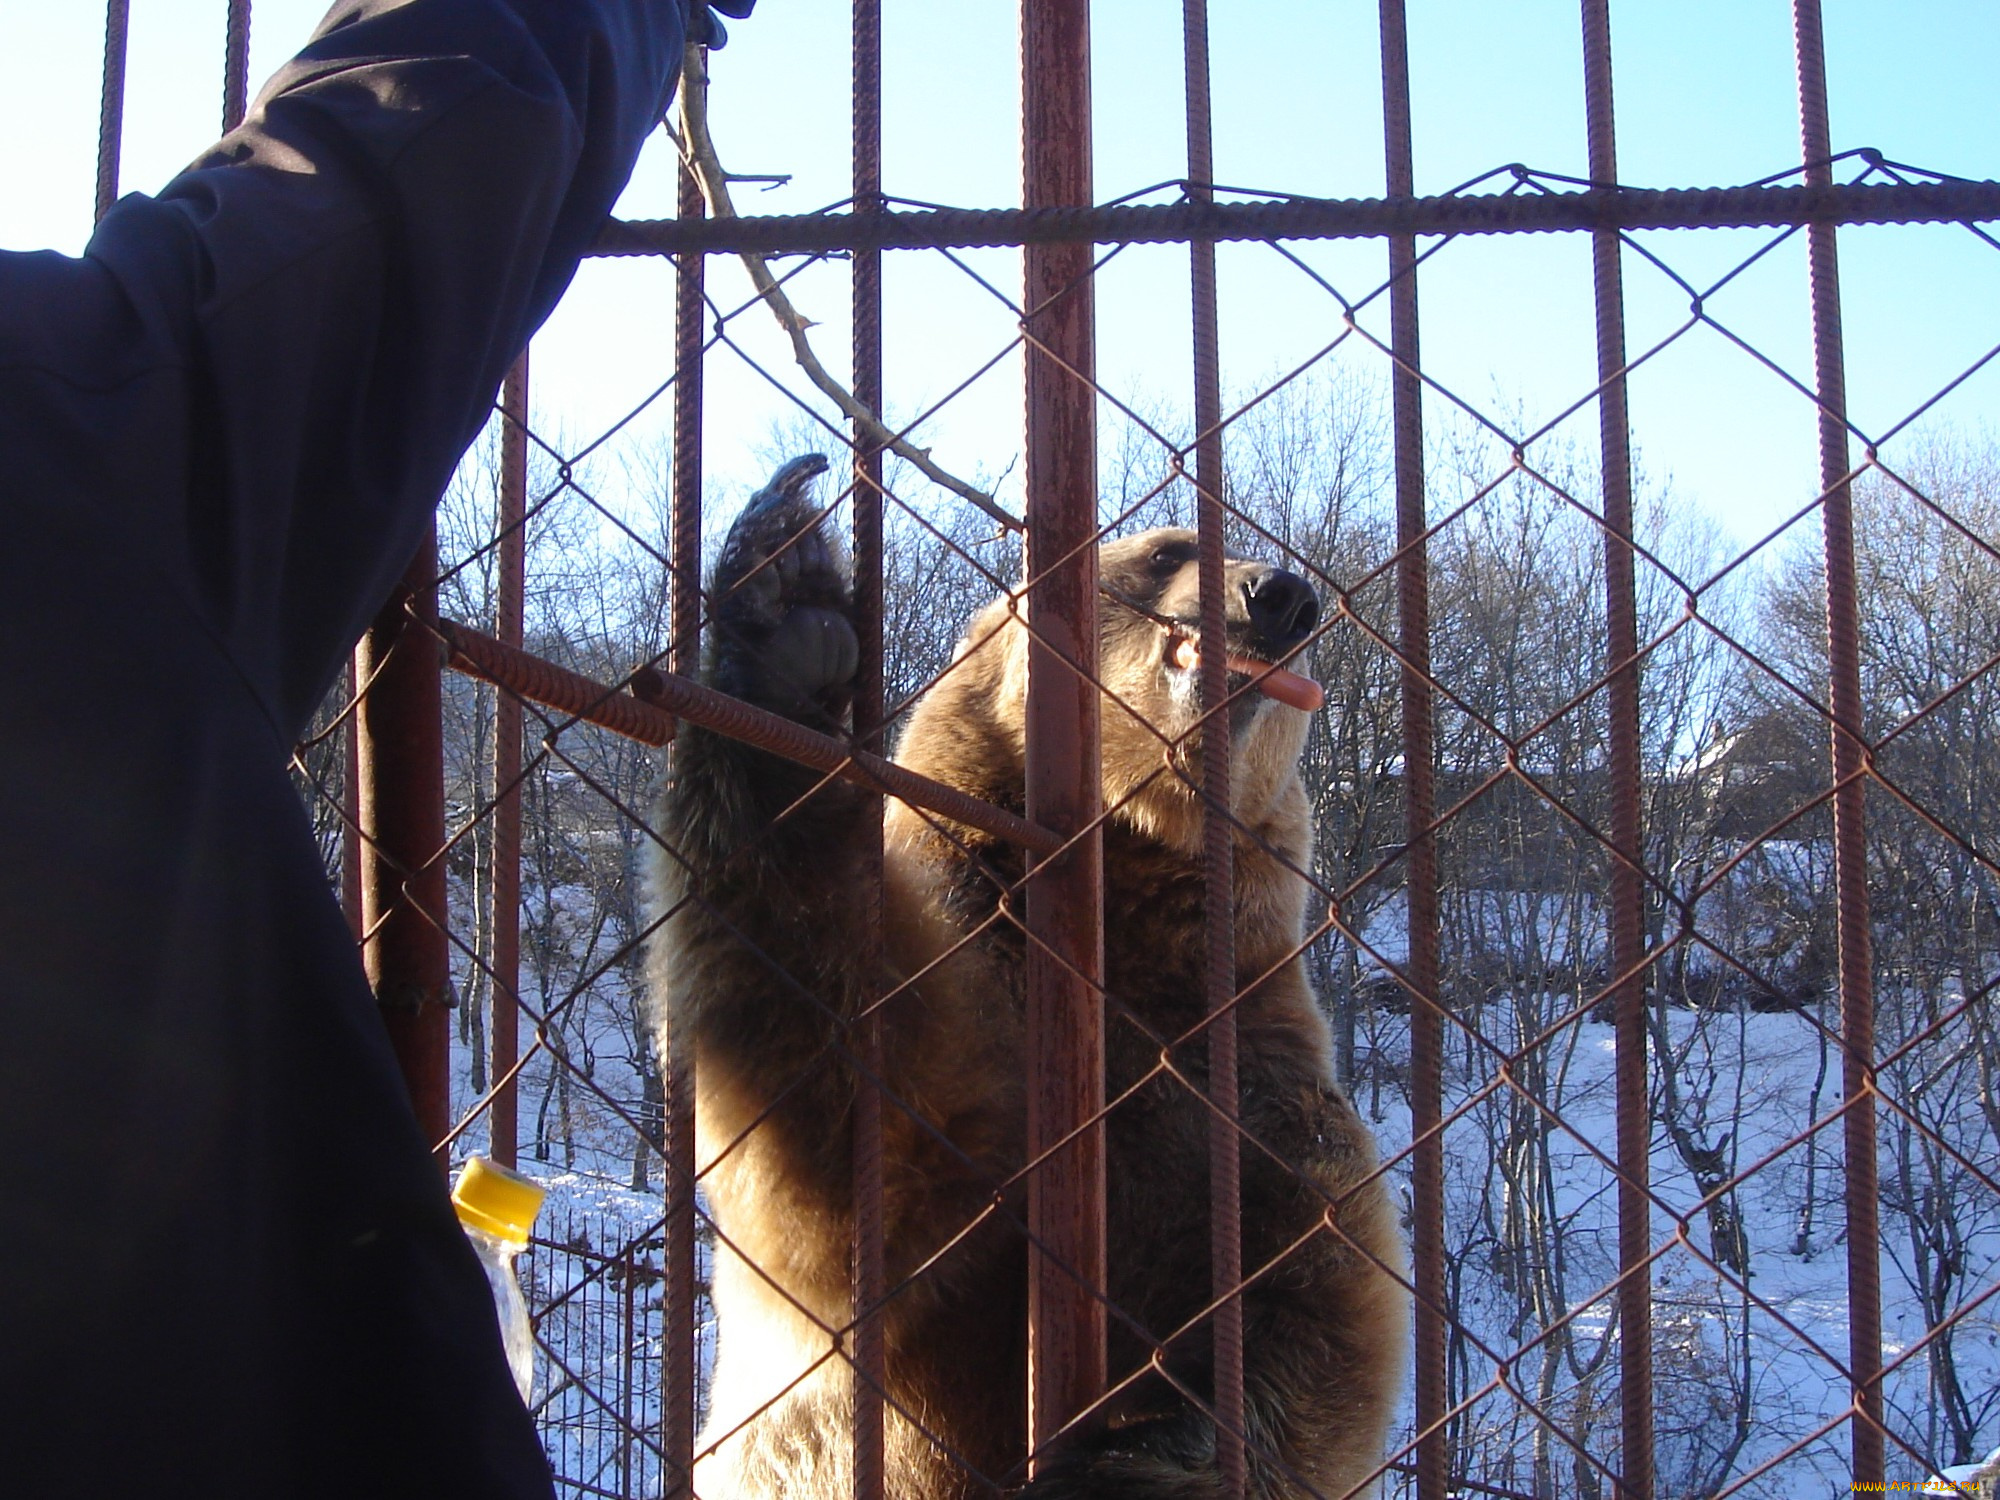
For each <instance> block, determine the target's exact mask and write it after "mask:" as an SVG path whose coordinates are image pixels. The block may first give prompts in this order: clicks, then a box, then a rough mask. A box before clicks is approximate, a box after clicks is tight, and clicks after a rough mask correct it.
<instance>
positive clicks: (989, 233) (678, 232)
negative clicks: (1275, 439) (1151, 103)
mask: <svg viewBox="0 0 2000 1500" xmlns="http://www.w3.org/2000/svg"><path fill="white" fill-rule="evenodd" d="M1821 176H1822V180H1821V181H1819V182H1817V183H1808V184H1807V185H1805V186H1803V187H1707V188H1620V189H1618V190H1616V191H1605V190H1599V189H1592V190H1590V191H1586V192H1556V193H1542V192H1533V193H1520V194H1514V195H1501V194H1497V193H1468V194H1465V195H1462V196H1459V195H1447V196H1442V197H1430V198H1415V197H1411V198H1398V197H1395V196H1393V195H1392V196H1390V197H1387V198H1349V199H1332V198H1293V199H1286V200H1284V201H1281V202H1256V203H1195V202H1187V203H1167V204H1152V205H1117V206H1113V207H1102V208H1092V207H1061V206H1037V207H1030V208H1025V209H1023V208H950V209H936V210H916V211H901V212H894V213H885V214H879V215H872V216H871V215H860V214H772V215H768V216H764V217H758V218H743V219H728V220H720V221H710V222H708V223H704V224H701V225H690V224H687V223H684V222H683V221H681V220H678V219H656V220H638V219H628V220H615V221H613V222H611V223H609V224H606V225H605V227H604V230H603V232H602V234H600V235H599V237H598V240H597V244H596V246H595V248H594V249H593V251H592V253H593V254H595V255H667V254H679V253H680V252H682V251H684V250H695V251H701V252H704V253H706V254H711V255H714V254H732V255H733V254H741V253H743V252H745V251H755V252H758V253H761V254H766V255H788V254H789V255H811V254H825V253H827V252H830V251H836V250H856V249H863V248H867V249H880V250H937V249H975V248H978V247H981V246H1004V245H1060V244H1092V243H1097V244H1133V245H1141V244H1159V243H1170V242H1171V243H1180V242H1184V241H1189V240H1199V239H1206V240H1215V241H1218V242H1219V241H1226V240H1285V239H1375V238H1381V237H1382V236H1385V235H1397V234H1405V235H1422V234H1517V233H1521V232H1524V231H1525V232H1553V231H1562V230H1592V229H1626V230H1633V229H1731V228H1755V227H1759V226H1764V227H1780V226H1788V225H1793V224H1930V223H1952V222H1976V221H1983V220H1992V219H2000V182H1990V181H1979V182H1962V181H1952V182H1907V183H1904V182H1882V183H1860V184H1852V183H1849V184H1840V183H1834V182H1832V181H1831V180H1829V179H1828V178H1827V174H1821Z"/></svg>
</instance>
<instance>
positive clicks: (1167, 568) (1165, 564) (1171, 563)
mask: <svg viewBox="0 0 2000 1500" xmlns="http://www.w3.org/2000/svg"><path fill="white" fill-rule="evenodd" d="M1194 559H1195V549H1194V548H1193V547H1191V546H1189V545H1188V544H1187V543H1186V542H1169V543H1167V544H1166V545H1165V546H1162V547H1155V548H1154V549H1153V555H1152V556H1151V557H1150V558H1148V559H1147V564H1148V566H1149V567H1150V568H1151V569H1152V571H1153V572H1154V574H1155V575H1157V576H1159V577H1162V578H1164V577H1165V576H1166V575H1167V574H1169V573H1173V572H1177V571H1179V570H1180V569H1181V568H1183V567H1186V566H1187V564H1189V563H1191V562H1193V561H1194Z"/></svg>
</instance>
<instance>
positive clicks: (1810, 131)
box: [1792, 0, 1887, 1487]
mask: <svg viewBox="0 0 2000 1500" xmlns="http://www.w3.org/2000/svg"><path fill="white" fill-rule="evenodd" d="M1792 25H1793V31H1794V34H1795V39H1796V42H1797V49H1798V70H1799V135H1800V143H1801V147H1802V150H1803V152H1804V155H1805V159H1806V164H1807V165H1806V177H1807V181H1808V182H1809V183H1811V182H1824V181H1826V180H1827V176H1828V173H1827V169H1826V167H1825V166H1824V165H1823V162H1824V160H1825V158H1826V156H1827V155H1828V153H1829V145H1828V142H1829V140H1830V137H1831V129H1830V126H1829V123H1828V117H1827V97H1826V47H1825V42H1824V38H1823V34H1822V32H1821V28H1820V8H1819V0H1793V5H1792ZM1806 264H1807V269H1808V275H1809V277H1810V280H1811V295H1812V324H1813V370H1814V375H1815V380H1816V384H1817V386H1818V391H1819V477H1820V488H1821V490H1822V491H1823V492H1824V495H1825V500H1824V503H1823V505H1822V508H1821V519H1822V523H1823V526H1824V531H1825V537H1826V619H1827V673H1828V678H1829V682H1828V690H1829V695H1830V698H1831V702H1832V707H1833V725H1832V742H1833V743H1832V760H1833V787H1834V793H1833V860H1834V912H1835V922H1836V928H1837V932H1838V947H1839V954H1840V957H1839V971H1840V1033H1841V1072H1842V1099H1843V1104H1844V1107H1845V1109H1846V1116H1845V1119H1844V1122H1843V1123H1844V1126H1845V1145H1846V1151H1845V1155H1846V1169H1847V1329H1848V1332H1847V1341H1848V1362H1849V1369H1850V1371H1851V1373H1852V1377H1853V1382H1854V1384H1853V1398H1854V1405H1855V1411H1856V1416H1855V1419H1854V1423H1853V1429H1852V1431H1851V1433H1850V1438H1851V1441H1852V1453H1853V1458H1852V1468H1853V1475H1852V1477H1853V1480H1854V1482H1855V1483H1856V1484H1857V1485H1863V1484H1872V1485H1875V1486H1877V1487H1879V1486H1880V1485H1881V1484H1882V1483H1883V1482H1884V1479H1885V1477H1886V1462H1887V1456H1886V1453H1885V1451H1884V1450H1885V1446H1886V1445H1885V1442H1884V1437H1883V1426H1882V1421H1883V1410H1882V1384H1881V1376H1882V1261H1881V1254H1882V1245H1881V1227H1880V1223H1879V1214H1880V1208H1881V1202H1880V1195H1879V1189H1878V1183H1877V1162H1876V1141H1875V976H1874V953H1873V942H1872V939H1871V936H1870V933H1869V926H1868V923H1869V912H1868V845H1867V797H1866V791H1865V787H1864V783H1863V780H1862V778H1863V776H1864V775H1865V773H1866V753H1865V746H1864V741H1863V739H1862V700H1861V641H1860V613H1861V612H1860V604H1859V600H1858V598H1857V589H1856V584H1855V574H1854V507H1853V495H1852V492H1851V490H1850V488H1849V486H1848V484H1847V472H1848V468H1847V466H1848V452H1847V425H1846V417H1847V365H1846V356H1845V354H1844V352H1843V341H1842V336H1841V317H1840V260H1839V253H1838V248H1837V245H1836V242H1835V231H1834V228H1833V226H1832V225H1831V224H1827V225H1815V226H1814V227H1813V229H1812V231H1811V232H1810V233H1809V234H1808V236H1807V239H1806Z"/></svg>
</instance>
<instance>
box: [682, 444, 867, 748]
mask: <svg viewBox="0 0 2000 1500" xmlns="http://www.w3.org/2000/svg"><path fill="white" fill-rule="evenodd" d="M826 469H827V461H826V457H825V455H823V454H819V453H808V454H806V455H804V456H803V457H800V458H795V459H792V460H791V461H790V462H789V463H787V464H785V465H784V466H783V467H782V468H780V469H779V470H778V472H777V473H775V474H773V475H772V476H771V479H770V482H769V483H768V484H766V485H765V486H764V488H763V489H761V490H759V491H758V492H757V493H756V494H754V495H752V496H751V497H750V501H749V503H748V504H747V505H745V506H744V507H743V513H742V514H741V515H740V516H738V517H737V518H736V524H735V525H734V526H732V527H730V528H729V536H728V538H727V539H726V540H725V541H724V542H723V546H722V558H721V561H720V562H719V563H718V564H717V566H716V570H715V579H714V590H715V622H714V623H715V631H714V641H715V647H714V651H715V655H714V664H713V669H712V678H711V680H712V681H713V682H714V684H715V685H716V686H717V687H719V688H720V689H722V691H724V692H726V693H730V694H732V695H733V696H735V697H738V698H742V699H744V700H745V701H746V702H749V703H754V704H756V705H757V706H758V707H759V708H767V709H770V710H771V711H772V712H773V713H780V714H783V715H784V716H785V717H786V718H788V719H796V720H798V721H799V722H801V723H804V724H809V725H811V726H812V727H813V728H816V729H822V730H838V729H839V728H840V727H841V726H842V724H843V722H844V720H845V717H846V714H847V710H848V706H849V703H850V701H851V699H852V696H853V689H854V674H855V671H856V669H857V668H858V666H859V665H860V647H859V644H858V641H857V639H856V636H855V633H854V597H853V589H852V586H851V584H850V581H849V568H848V561H847V551H846V548H845V547H843V546H842V545H841V542H840V539H839V537H838V536H836V535H834V534H833V532H832V531H831V529H830V528H829V527H828V525H827V524H826V518H825V516H824V515H823V514H822V512H821V510H820V508H819V506H818V504H817V503H816V502H815V501H814V499H813V494H812V489H813V481H814V480H815V479H817V478H818V477H819V476H820V475H821V474H823V473H825V472H826Z"/></svg>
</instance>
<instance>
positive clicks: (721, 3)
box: [687, 0, 757, 52]
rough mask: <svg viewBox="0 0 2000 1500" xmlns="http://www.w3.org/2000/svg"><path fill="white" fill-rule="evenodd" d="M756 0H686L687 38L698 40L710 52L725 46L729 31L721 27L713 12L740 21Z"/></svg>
mask: <svg viewBox="0 0 2000 1500" xmlns="http://www.w3.org/2000/svg"><path fill="white" fill-rule="evenodd" d="M756 5H757V0H688V30H687V38H688V40H689V41H691V42H699V43H700V44H701V45H702V46H704V47H706V48H708V49H709V50H710V51H711V52H712V51H714V50H715V49H716V48H717V47H723V46H727V45H728V42H729V33H728V32H727V31H726V30H724V29H723V25H722V19H721V17H720V16H717V15H716V14H715V12H717V11H721V12H722V14H723V15H725V16H731V17H733V18H735V19H736V20H738V21H740V20H742V19H743V18H744V17H745V16H747V15H749V14H750V12H751V11H752V10H754V9H755V8H756Z"/></svg>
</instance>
